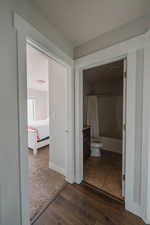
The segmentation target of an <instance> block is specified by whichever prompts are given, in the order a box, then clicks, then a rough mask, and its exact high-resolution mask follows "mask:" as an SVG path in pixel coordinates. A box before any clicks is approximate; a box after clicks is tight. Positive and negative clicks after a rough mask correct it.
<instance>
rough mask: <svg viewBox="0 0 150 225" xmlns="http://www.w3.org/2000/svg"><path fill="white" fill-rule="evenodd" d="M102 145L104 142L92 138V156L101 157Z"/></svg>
mask: <svg viewBox="0 0 150 225" xmlns="http://www.w3.org/2000/svg"><path fill="white" fill-rule="evenodd" d="M102 147H103V144H102V143H101V142H100V141H99V140H97V139H92V140H91V156H92V157H100V156H101V149H102Z"/></svg>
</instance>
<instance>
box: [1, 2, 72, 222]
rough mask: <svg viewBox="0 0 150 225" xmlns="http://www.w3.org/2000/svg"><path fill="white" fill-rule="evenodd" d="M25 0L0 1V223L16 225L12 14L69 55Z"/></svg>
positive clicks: (62, 41) (17, 195)
mask: <svg viewBox="0 0 150 225" xmlns="http://www.w3.org/2000/svg"><path fill="white" fill-rule="evenodd" d="M30 2H31V1H28V0H26V1H25V0H18V1H17V0H2V1H0V32H1V34H0V68H1V69H0V71H1V75H0V104H1V107H0V124H1V126H0V131H1V132H0V224H1V225H20V224H21V223H20V189H19V161H18V159H19V149H18V146H19V145H18V141H19V139H18V109H17V107H18V106H17V47H16V30H15V29H14V28H13V11H17V13H18V14H20V15H21V16H23V17H25V19H26V20H27V21H29V22H30V23H31V24H33V25H34V26H35V27H36V28H37V29H38V30H39V31H41V32H42V33H43V34H44V35H46V36H47V38H49V39H50V40H52V41H53V42H54V43H55V44H57V46H58V47H60V48H61V49H62V50H64V52H65V53H67V54H68V55H69V56H72V47H71V46H70V43H68V42H67V41H66V40H65V39H64V38H63V37H62V35H60V34H59V33H58V32H57V31H56V30H55V29H54V28H53V27H52V26H51V25H50V24H48V23H47V21H46V20H45V19H44V17H43V16H42V15H41V14H40V12H39V11H38V9H36V8H34V6H33V5H31V3H30Z"/></svg>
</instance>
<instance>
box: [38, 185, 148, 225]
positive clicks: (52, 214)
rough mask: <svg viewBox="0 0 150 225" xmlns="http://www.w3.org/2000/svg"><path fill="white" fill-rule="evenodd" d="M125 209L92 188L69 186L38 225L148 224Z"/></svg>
mask: <svg viewBox="0 0 150 225" xmlns="http://www.w3.org/2000/svg"><path fill="white" fill-rule="evenodd" d="M144 224H145V223H144V222H143V221H142V220H141V219H140V218H138V217H136V216H135V215H133V214H131V213H129V212H127V211H125V210H124V207H123V206H122V205H121V204H119V203H117V202H115V201H114V200H110V199H108V198H106V197H104V196H101V195H99V194H97V193H94V192H92V191H91V190H90V189H88V188H86V187H84V186H81V185H77V184H73V185H71V184H67V185H66V187H65V188H64V189H63V190H62V191H61V192H60V193H59V194H58V196H57V197H56V198H55V199H54V201H53V202H52V203H51V204H50V205H49V207H48V208H47V209H46V210H45V212H44V213H43V214H42V215H41V216H40V218H39V219H38V220H37V221H36V222H35V223H34V225H144Z"/></svg>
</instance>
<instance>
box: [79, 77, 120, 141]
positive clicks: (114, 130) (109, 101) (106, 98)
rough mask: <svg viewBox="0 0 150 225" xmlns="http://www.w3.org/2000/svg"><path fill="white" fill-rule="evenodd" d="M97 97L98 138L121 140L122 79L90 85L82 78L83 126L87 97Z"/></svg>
mask: <svg viewBox="0 0 150 225" xmlns="http://www.w3.org/2000/svg"><path fill="white" fill-rule="evenodd" d="M101 93H103V95H99V96H98V107H99V130H100V136H102V137H111V138H117V139H121V138H122V114H123V82H122V79H118V80H114V81H109V80H107V81H102V82H96V83H95V84H90V83H89V82H88V81H87V80H86V75H85V76H84V92H83V95H84V98H83V102H84V104H83V105H84V106H83V111H84V115H83V116H84V124H86V104H87V95H90V94H92V95H97V94H101Z"/></svg>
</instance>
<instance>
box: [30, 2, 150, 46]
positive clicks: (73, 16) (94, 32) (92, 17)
mask: <svg viewBox="0 0 150 225" xmlns="http://www.w3.org/2000/svg"><path fill="white" fill-rule="evenodd" d="M32 1H34V2H35V3H36V4H37V5H38V6H39V8H40V9H41V10H42V11H43V12H44V14H45V16H46V17H47V19H48V21H49V23H51V24H53V25H54V26H56V28H57V29H58V30H59V31H60V32H62V33H63V34H64V36H65V37H66V39H68V40H69V41H71V42H72V44H73V46H74V47H76V46H79V45H80V44H83V43H85V42H87V41H89V40H91V39H93V38H96V37H97V36H99V35H102V34H104V33H105V32H109V31H111V30H114V29H116V28H118V27H119V26H121V25H124V24H127V23H130V22H131V21H133V20H135V19H137V18H139V17H142V16H145V15H146V14H148V13H150V0H61V1H60V0H42V1H41V0H32Z"/></svg>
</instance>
